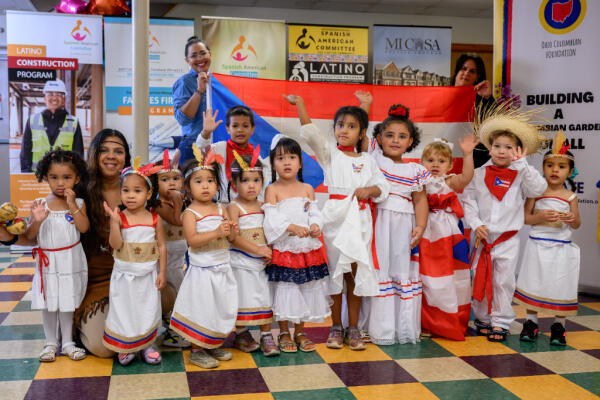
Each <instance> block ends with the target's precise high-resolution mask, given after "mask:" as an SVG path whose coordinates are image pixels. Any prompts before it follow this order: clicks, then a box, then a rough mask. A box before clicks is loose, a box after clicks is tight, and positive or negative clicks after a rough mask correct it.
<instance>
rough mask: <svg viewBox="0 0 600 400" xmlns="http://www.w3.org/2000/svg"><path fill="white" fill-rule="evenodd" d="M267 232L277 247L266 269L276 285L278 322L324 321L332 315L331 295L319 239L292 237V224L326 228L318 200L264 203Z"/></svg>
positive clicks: (274, 310)
mask: <svg viewBox="0 0 600 400" xmlns="http://www.w3.org/2000/svg"><path fill="white" fill-rule="evenodd" d="M262 208H263V210H264V212H265V221H264V232H265V236H266V238H267V241H268V242H269V243H270V244H272V245H273V258H272V259H271V264H269V265H268V266H267V268H266V272H267V274H268V277H269V281H270V282H272V291H273V313H274V314H275V318H276V319H277V321H292V322H294V323H296V324H298V323H300V322H322V321H323V320H324V319H325V318H327V317H328V316H329V315H331V309H330V308H329V306H330V299H329V296H328V295H327V279H326V278H327V276H328V275H329V272H328V270H327V261H326V259H325V254H324V252H323V249H322V247H323V244H322V243H321V241H320V240H319V239H318V238H313V237H310V236H309V237H305V238H299V237H298V236H290V235H289V233H288V232H287V228H288V226H290V224H294V225H298V226H302V227H305V228H309V227H310V226H311V225H312V224H317V225H318V226H319V227H321V226H322V224H323V222H322V216H321V212H320V211H319V209H318V207H317V203H316V202H315V201H311V200H310V199H308V198H306V197H292V198H288V199H284V200H282V201H280V202H279V203H277V204H276V205H272V204H263V207H262Z"/></svg>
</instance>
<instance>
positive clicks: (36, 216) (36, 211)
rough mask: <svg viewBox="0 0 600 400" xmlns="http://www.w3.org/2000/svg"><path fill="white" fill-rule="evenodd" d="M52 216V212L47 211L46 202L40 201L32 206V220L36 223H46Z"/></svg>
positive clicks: (36, 201)
mask: <svg viewBox="0 0 600 400" xmlns="http://www.w3.org/2000/svg"><path fill="white" fill-rule="evenodd" d="M48 215H50V211H49V210H47V209H46V202H45V201H44V200H41V199H38V200H35V201H34V202H33V203H32V204H31V218H32V219H33V221H35V222H44V220H45V219H46V218H48Z"/></svg>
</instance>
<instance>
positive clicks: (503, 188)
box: [484, 165, 518, 201]
mask: <svg viewBox="0 0 600 400" xmlns="http://www.w3.org/2000/svg"><path fill="white" fill-rule="evenodd" d="M517 174H518V172H517V171H515V170H514V169H510V168H500V167H496V166H494V165H488V166H487V167H485V179H484V181H485V185H486V186H487V188H488V189H489V191H490V193H491V194H493V195H494V196H495V197H496V198H497V199H498V201H502V198H504V195H505V194H506V192H508V189H510V186H511V185H512V184H513V182H514V181H515V178H516V177H517Z"/></svg>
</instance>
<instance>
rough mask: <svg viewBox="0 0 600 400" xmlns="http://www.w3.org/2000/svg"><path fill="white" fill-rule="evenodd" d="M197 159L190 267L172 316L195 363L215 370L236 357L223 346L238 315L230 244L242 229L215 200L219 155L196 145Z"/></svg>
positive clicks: (186, 227) (188, 181) (191, 179)
mask: <svg viewBox="0 0 600 400" xmlns="http://www.w3.org/2000/svg"><path fill="white" fill-rule="evenodd" d="M193 148H194V156H195V158H196V159H195V160H191V161H190V162H188V164H187V165H186V167H185V169H184V183H183V184H184V188H185V190H186V191H187V193H188V195H189V196H190V198H191V199H192V202H191V204H190V205H189V206H188V208H186V209H185V211H184V213H183V234H184V235H185V239H186V241H187V243H188V245H189V266H188V268H187V270H186V273H185V276H184V278H183V283H182V284H181V287H180V288H179V293H178V294H177V300H175V307H174V308H173V314H172V315H171V329H172V330H174V331H175V332H176V333H177V334H179V335H181V336H183V337H184V338H185V339H187V340H188V341H190V342H191V343H192V351H191V353H190V363H192V364H194V365H197V366H199V367H201V368H207V369H208V368H216V367H218V366H219V361H228V360H231V359H232V357H233V354H232V353H231V352H230V351H227V350H224V349H222V348H221V346H222V345H223V342H224V341H225V339H226V338H227V336H229V334H230V333H231V331H232V330H233V328H234V327H235V322H236V319H237V314H238V293H237V285H236V281H235V276H234V274H233V271H232V269H231V265H230V251H229V241H232V240H233V239H234V238H235V234H236V229H237V225H235V224H232V223H231V221H230V219H229V213H228V212H227V210H226V209H225V207H223V206H222V205H221V204H219V203H215V202H214V201H213V199H214V197H215V195H216V194H217V192H218V191H219V188H220V182H219V176H220V172H219V163H222V162H223V158H222V157H221V156H219V155H215V153H214V152H212V151H209V153H208V154H207V155H206V157H204V156H203V155H202V153H201V152H200V150H199V149H198V147H197V146H196V144H193Z"/></svg>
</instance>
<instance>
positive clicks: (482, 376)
mask: <svg viewBox="0 0 600 400" xmlns="http://www.w3.org/2000/svg"><path fill="white" fill-rule="evenodd" d="M32 261H33V260H32V259H31V258H30V257H21V258H18V257H13V256H11V255H10V254H9V253H8V252H7V251H6V249H0V398H6V399H20V398H28V399H42V398H49V397H57V396H60V398H61V400H68V399H104V398H112V399H120V400H122V399H146V398H155V399H166V398H186V399H188V398H190V397H191V398H202V399H244V400H251V399H282V400H283V399H311V400H314V399H328V400H330V399H354V398H356V399H377V400H384V399H398V398H402V399H403V400H404V399H413V398H414V399H435V398H439V399H467V398H472V399H483V398H485V399H513V398H524V399H529V398H531V399H536V400H537V399H554V398H556V399H577V400H582V399H591V398H598V396H600V298H590V297H585V296H582V298H581V299H580V300H581V302H582V305H581V306H580V308H579V314H578V316H577V317H573V318H569V320H568V323H567V341H568V346H567V347H565V348H557V347H550V345H549V336H548V335H549V334H548V330H549V327H550V324H551V323H552V321H553V320H552V318H542V319H541V323H540V325H541V330H542V331H543V332H544V335H542V336H541V337H540V338H539V339H538V341H537V343H521V342H519V339H518V332H520V329H521V323H522V322H523V318H524V316H525V312H524V309H522V308H520V307H519V306H515V309H516V312H517V315H518V318H519V319H518V320H517V321H516V322H515V324H514V326H513V329H511V331H512V332H513V333H517V335H514V334H513V335H511V336H509V338H508V340H507V342H505V344H499V343H493V344H492V343H488V342H487V340H486V339H485V338H483V337H475V336H470V337H468V338H467V340H466V341H465V342H452V341H449V340H444V339H437V338H434V339H425V340H423V341H421V342H420V343H419V344H416V345H410V344H406V345H395V346H375V345H372V344H370V345H369V346H368V349H367V350H366V351H363V352H352V351H350V350H348V349H344V350H328V349H327V348H325V345H324V342H325V338H326V337H327V333H328V328H327V326H328V324H326V323H325V324H311V325H310V327H309V328H308V329H307V333H308V335H309V337H310V338H311V339H312V340H314V341H315V342H316V343H318V344H317V351H316V352H314V353H306V354H305V353H300V352H299V353H297V354H293V355H290V354H285V355H282V356H280V357H273V358H265V357H263V356H262V355H261V354H258V353H254V354H245V353H240V352H239V351H235V350H234V358H233V360H232V361H228V362H222V363H221V367H219V368H218V369H216V370H211V371H206V370H202V369H200V368H198V367H195V366H193V365H190V364H189V363H188V362H187V359H188V353H189V352H188V351H183V352H181V351H168V350H167V349H164V350H165V351H164V352H163V362H162V364H161V365H158V366H149V365H146V364H144V363H142V362H141V361H139V360H138V361H136V362H134V364H132V365H130V366H129V367H126V368H124V367H121V366H120V365H118V363H116V362H115V361H114V360H112V359H110V360H109V359H99V358H96V357H92V356H88V357H87V358H86V359H85V360H84V361H79V362H74V361H70V360H69V359H67V358H66V357H58V359H57V361H55V362H54V363H46V364H40V362H39V361H38V359H37V357H38V355H39V352H40V350H41V348H42V346H43V344H44V334H43V331H42V325H41V315H40V313H39V312H36V311H31V308H30V305H31V302H30V300H29V299H30V294H29V289H30V287H31V278H32V275H33V270H34V264H33V262H32ZM542 316H543V315H542ZM472 333H473V332H471V334H472Z"/></svg>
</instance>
